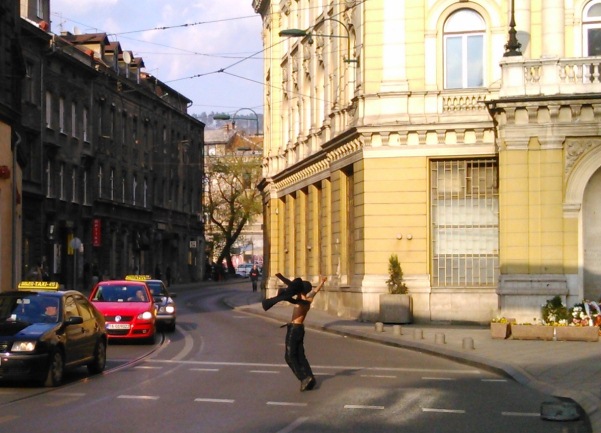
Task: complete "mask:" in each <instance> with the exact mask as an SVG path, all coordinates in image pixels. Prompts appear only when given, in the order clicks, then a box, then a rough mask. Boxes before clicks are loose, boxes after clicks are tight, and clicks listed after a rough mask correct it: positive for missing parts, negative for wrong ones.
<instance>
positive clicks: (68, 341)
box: [64, 295, 89, 365]
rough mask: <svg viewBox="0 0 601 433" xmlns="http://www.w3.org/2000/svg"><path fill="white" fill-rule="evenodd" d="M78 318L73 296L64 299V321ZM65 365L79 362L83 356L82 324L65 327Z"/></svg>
mask: <svg viewBox="0 0 601 433" xmlns="http://www.w3.org/2000/svg"><path fill="white" fill-rule="evenodd" d="M76 316H80V317H81V313H80V312H79V309H78V308H77V302H76V301H75V297H74V296H73V295H67V296H65V297H64V320H65V321H67V320H69V318H71V317H76ZM64 332H65V363H66V364H67V365H69V364H74V363H77V362H79V361H80V360H81V359H82V358H83V357H84V356H85V346H86V340H87V339H88V338H89V336H88V335H86V329H85V326H84V323H81V324H78V325H65V330H64Z"/></svg>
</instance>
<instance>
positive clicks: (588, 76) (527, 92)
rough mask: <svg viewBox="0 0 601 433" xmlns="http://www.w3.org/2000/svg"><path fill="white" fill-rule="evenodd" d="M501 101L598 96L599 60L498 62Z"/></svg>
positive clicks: (600, 87)
mask: <svg viewBox="0 0 601 433" xmlns="http://www.w3.org/2000/svg"><path fill="white" fill-rule="evenodd" d="M501 68H502V70H503V83H502V86H501V89H500V92H499V95H500V96H501V97H502V98H511V97H519V96H553V95H581V94H592V93H601V57H578V58H569V59H558V58H553V59H534V60H523V59H522V58H521V57H505V58H503V61H502V63H501Z"/></svg>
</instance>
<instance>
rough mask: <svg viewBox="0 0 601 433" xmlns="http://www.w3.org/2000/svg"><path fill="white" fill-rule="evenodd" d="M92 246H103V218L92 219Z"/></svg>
mask: <svg viewBox="0 0 601 433" xmlns="http://www.w3.org/2000/svg"><path fill="white" fill-rule="evenodd" d="M92 246H93V247H100V246H102V220H100V219H99V218H95V219H94V220H92Z"/></svg>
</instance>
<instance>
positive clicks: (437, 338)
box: [434, 332, 446, 344]
mask: <svg viewBox="0 0 601 433" xmlns="http://www.w3.org/2000/svg"><path fill="white" fill-rule="evenodd" d="M434 342H435V343H436V344H446V342H445V337H444V334H443V333H442V332H437V333H436V334H435V335H434Z"/></svg>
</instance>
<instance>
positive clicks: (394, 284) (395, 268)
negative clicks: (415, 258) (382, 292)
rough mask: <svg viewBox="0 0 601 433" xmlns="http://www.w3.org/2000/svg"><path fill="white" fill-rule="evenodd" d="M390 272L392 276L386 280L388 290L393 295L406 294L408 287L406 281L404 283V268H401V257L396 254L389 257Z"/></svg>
mask: <svg viewBox="0 0 601 433" xmlns="http://www.w3.org/2000/svg"><path fill="white" fill-rule="evenodd" d="M388 274H389V276H390V277H389V278H388V280H386V285H387V286H388V292H390V293H391V294H393V295H404V294H406V293H407V291H408V289H407V286H406V285H405V283H403V270H402V269H401V263H400V262H399V257H398V256H397V255H396V254H391V255H390V258H389V259H388Z"/></svg>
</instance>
